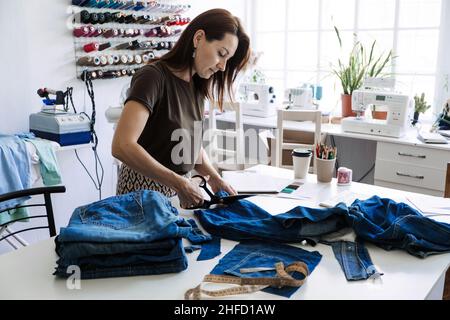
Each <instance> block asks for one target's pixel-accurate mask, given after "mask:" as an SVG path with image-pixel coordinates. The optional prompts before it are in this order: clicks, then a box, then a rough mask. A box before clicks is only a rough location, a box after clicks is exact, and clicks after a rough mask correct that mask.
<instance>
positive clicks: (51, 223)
mask: <svg viewBox="0 0 450 320" xmlns="http://www.w3.org/2000/svg"><path fill="white" fill-rule="evenodd" d="M62 192H66V187H65V186H52V187H40V188H31V189H25V190H20V191H13V192H9V193H5V194H3V195H0V203H2V202H4V201H8V200H13V199H19V198H22V197H27V196H36V195H43V196H44V203H40V204H23V205H19V206H15V207H11V208H8V209H5V210H3V211H1V212H0V214H8V213H7V211H9V210H12V209H19V208H28V207H45V210H46V214H45V215H35V216H31V215H30V216H28V217H25V218H20V219H15V220H11V221H8V222H6V223H3V224H0V237H1V238H0V241H3V240H6V241H7V242H8V243H9V244H10V245H11V246H13V247H14V248H15V249H17V247H16V246H15V245H14V244H13V243H12V242H10V240H9V239H8V238H9V237H14V238H15V239H16V240H17V241H18V242H20V243H21V244H22V245H23V246H26V245H27V243H26V242H25V241H24V240H23V239H22V238H20V237H18V236H16V235H17V234H18V233H21V232H25V231H30V230H36V229H49V234H50V237H53V236H55V235H56V227H55V219H54V216H53V206H52V200H51V196H50V195H51V194H52V193H62ZM35 218H47V223H48V225H45V226H38V227H31V228H26V229H22V230H19V231H15V232H11V230H9V228H8V227H9V226H10V225H11V224H13V223H15V222H18V221H21V220H27V219H35ZM4 232H5V233H8V234H7V235H5V236H3V237H2V234H3V233H4Z"/></svg>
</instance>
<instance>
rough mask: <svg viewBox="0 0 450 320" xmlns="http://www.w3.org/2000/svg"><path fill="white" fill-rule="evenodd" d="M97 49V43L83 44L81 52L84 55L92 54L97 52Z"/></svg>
mask: <svg viewBox="0 0 450 320" xmlns="http://www.w3.org/2000/svg"><path fill="white" fill-rule="evenodd" d="M98 48H99V45H98V43H97V42H91V43H88V44H85V45H84V46H83V50H84V52H86V53H89V52H92V51H97V50H98Z"/></svg>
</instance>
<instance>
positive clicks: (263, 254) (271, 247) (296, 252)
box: [211, 241, 322, 297]
mask: <svg viewBox="0 0 450 320" xmlns="http://www.w3.org/2000/svg"><path fill="white" fill-rule="evenodd" d="M321 258H322V255H321V254H320V253H319V252H317V251H314V252H309V251H306V250H303V249H300V248H296V247H293V246H289V245H284V244H278V243H273V242H262V241H244V242H241V243H239V244H238V245H236V246H235V247H234V248H233V249H232V250H231V251H230V252H228V253H227V254H226V255H225V256H224V257H223V258H222V259H220V261H219V263H218V264H217V265H216V266H215V267H214V269H213V270H212V271H211V274H217V275H221V274H228V275H234V276H238V277H241V278H243V277H249V278H258V277H259V278H261V277H275V276H276V271H275V264H276V263H277V262H283V263H284V265H285V266H288V265H289V264H291V263H293V262H295V261H302V262H304V263H305V264H306V265H307V266H308V270H309V274H311V273H312V272H313V270H314V268H315V267H316V266H317V264H318V263H319V262H320V259H321ZM258 267H266V268H273V270H267V271H257V272H253V273H241V272H240V269H242V268H258ZM291 276H293V277H294V278H295V279H298V280H300V279H303V278H304V277H303V275H302V274H300V273H297V272H293V274H291ZM297 289H298V288H295V287H283V288H272V287H269V288H266V289H264V290H263V291H265V292H268V293H272V294H276V295H280V296H283V297H290V296H291V295H292V294H293V293H294V292H295V291H297Z"/></svg>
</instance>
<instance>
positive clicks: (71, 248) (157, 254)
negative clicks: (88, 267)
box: [55, 237, 178, 265]
mask: <svg viewBox="0 0 450 320" xmlns="http://www.w3.org/2000/svg"><path fill="white" fill-rule="evenodd" d="M177 241H178V239H175V238H173V239H165V240H158V241H152V242H143V243H131V242H111V243H99V242H60V241H59V239H58V237H57V239H56V241H55V243H56V252H57V253H58V256H59V260H58V264H62V265H71V264H77V263H81V262H82V261H85V262H86V263H95V262H97V261H99V260H101V259H109V261H106V262H104V261H99V264H101V265H103V264H105V265H114V264H115V262H114V261H117V263H116V264H119V263H120V261H121V260H119V259H115V257H119V256H123V257H125V259H126V258H127V256H134V255H136V261H137V262H139V261H141V258H140V256H141V255H151V256H152V257H151V258H143V259H144V260H145V261H148V259H151V261H156V260H160V261H163V260H167V259H169V260H170V259H173V257H172V256H171V254H173V251H174V248H175V247H176V246H177ZM111 257H113V258H111ZM110 258H111V259H110ZM81 264H82V263H81Z"/></svg>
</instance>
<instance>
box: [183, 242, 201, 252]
mask: <svg viewBox="0 0 450 320" xmlns="http://www.w3.org/2000/svg"><path fill="white" fill-rule="evenodd" d="M201 249H202V246H201V245H198V244H193V245H192V246H187V247H184V252H186V253H192V252H194V251H198V250H201Z"/></svg>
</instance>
